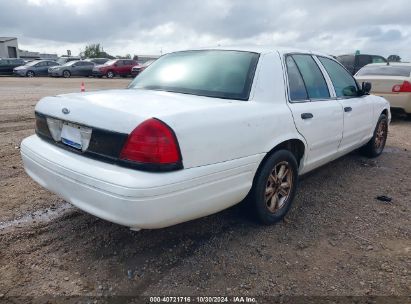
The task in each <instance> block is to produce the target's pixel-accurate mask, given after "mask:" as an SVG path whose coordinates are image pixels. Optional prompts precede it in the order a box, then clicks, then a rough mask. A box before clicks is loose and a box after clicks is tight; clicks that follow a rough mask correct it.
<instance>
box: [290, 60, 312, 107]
mask: <svg viewBox="0 0 411 304" xmlns="http://www.w3.org/2000/svg"><path fill="white" fill-rule="evenodd" d="M285 62H286V65H287V74H288V86H289V89H290V90H289V94H290V99H291V100H292V101H298V100H307V99H308V94H307V90H306V89H305V84H304V81H303V78H302V77H301V74H300V71H299V70H298V67H297V65H296V64H295V62H294V59H293V58H292V57H291V56H287V57H286V59H285Z"/></svg>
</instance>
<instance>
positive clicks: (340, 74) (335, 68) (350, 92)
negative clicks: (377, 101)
mask: <svg viewBox="0 0 411 304" xmlns="http://www.w3.org/2000/svg"><path fill="white" fill-rule="evenodd" d="M318 59H319V60H320V62H321V63H322V65H323V66H324V68H325V69H326V71H327V73H328V75H329V76H330V78H331V81H332V83H333V86H334V89H335V94H336V95H337V97H352V96H358V87H357V83H356V82H355V80H354V78H353V77H352V76H351V75H350V74H349V73H348V72H347V71H346V70H345V69H344V68H343V67H342V66H341V65H339V64H338V63H337V62H335V61H333V60H331V59H329V58H326V57H318Z"/></svg>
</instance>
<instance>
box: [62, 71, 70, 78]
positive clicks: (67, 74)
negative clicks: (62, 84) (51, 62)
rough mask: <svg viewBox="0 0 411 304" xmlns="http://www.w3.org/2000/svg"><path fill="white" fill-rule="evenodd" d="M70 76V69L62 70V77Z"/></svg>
mask: <svg viewBox="0 0 411 304" xmlns="http://www.w3.org/2000/svg"><path fill="white" fill-rule="evenodd" d="M70 76H71V73H70V71H67V70H66V71H64V72H63V77H64V78H70Z"/></svg>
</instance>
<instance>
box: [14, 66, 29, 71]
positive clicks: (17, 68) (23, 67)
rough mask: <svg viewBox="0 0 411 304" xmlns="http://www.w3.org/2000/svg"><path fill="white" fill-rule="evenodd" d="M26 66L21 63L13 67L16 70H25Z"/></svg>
mask: <svg viewBox="0 0 411 304" xmlns="http://www.w3.org/2000/svg"><path fill="white" fill-rule="evenodd" d="M27 68H28V66H25V65H21V66H18V67H15V68H14V69H15V70H16V71H18V70H26V69H27Z"/></svg>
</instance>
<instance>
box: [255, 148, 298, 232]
mask: <svg viewBox="0 0 411 304" xmlns="http://www.w3.org/2000/svg"><path fill="white" fill-rule="evenodd" d="M297 183H298V165H297V161H296V159H295V157H294V155H293V154H292V153H291V152H290V151H288V150H279V151H276V152H275V153H274V154H272V155H271V156H270V157H269V158H268V159H267V160H266V161H265V162H264V164H263V165H262V167H261V168H260V170H259V171H258V173H257V175H256V177H255V179H254V184H253V187H252V189H251V192H250V194H249V197H248V204H249V207H251V208H252V209H253V210H254V213H255V215H256V216H257V219H258V220H259V222H261V223H263V224H265V225H271V224H274V223H276V222H278V221H280V220H281V219H282V218H283V217H284V216H285V215H286V214H287V212H288V210H289V209H290V207H291V203H292V201H293V199H294V196H295V192H296V189H297Z"/></svg>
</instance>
